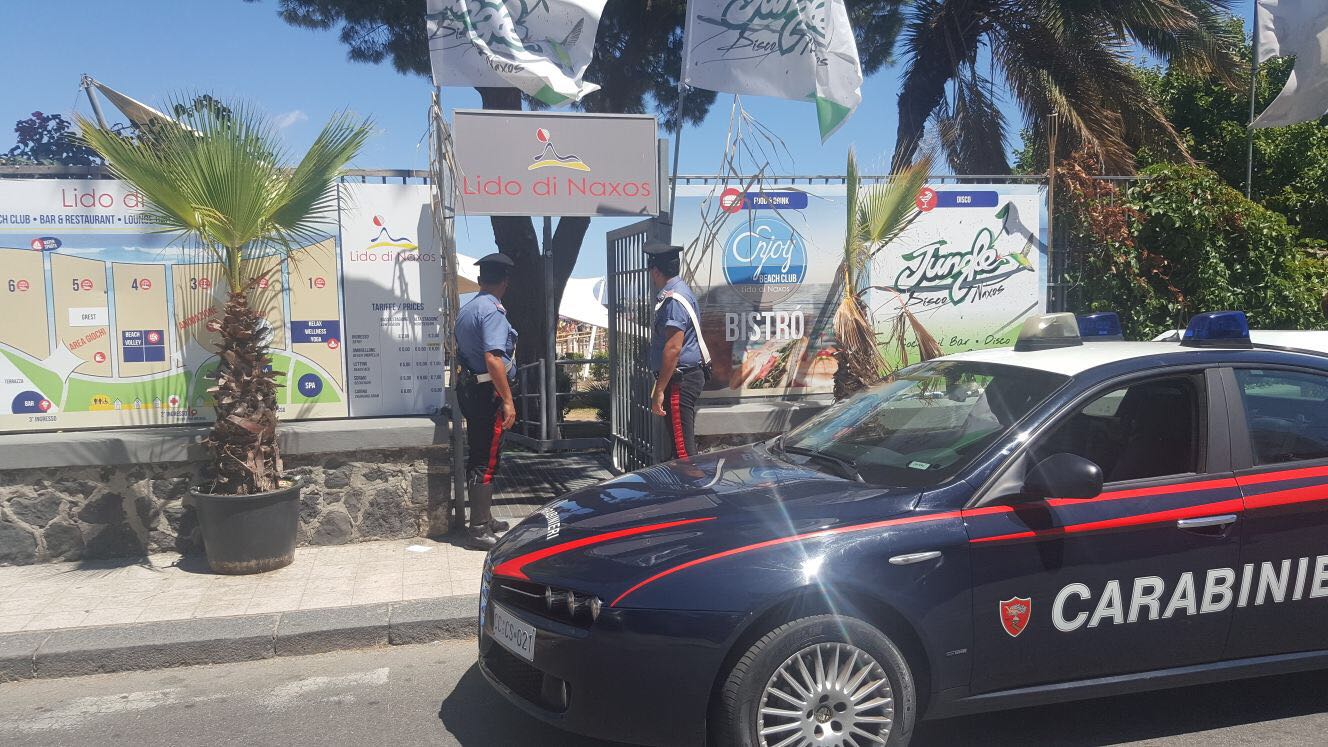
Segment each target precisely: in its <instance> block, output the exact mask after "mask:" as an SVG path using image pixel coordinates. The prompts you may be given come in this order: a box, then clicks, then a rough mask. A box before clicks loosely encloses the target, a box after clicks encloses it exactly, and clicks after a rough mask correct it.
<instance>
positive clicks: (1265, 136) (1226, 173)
mask: <svg viewBox="0 0 1328 747" xmlns="http://www.w3.org/2000/svg"><path fill="white" fill-rule="evenodd" d="M1231 25H1232V28H1233V29H1234V30H1236V31H1239V32H1240V33H1244V31H1243V29H1242V28H1241V23H1240V21H1238V20H1233V21H1231ZM1238 53H1239V55H1240V59H1241V62H1242V67H1243V69H1245V70H1248V69H1249V66H1250V53H1251V47H1250V45H1249V44H1243V45H1241V46H1240V47H1239V49H1238ZM1294 64H1295V60H1294V59H1290V58H1287V59H1276V60H1270V61H1268V62H1265V63H1263V64H1262V65H1260V66H1259V76H1258V79H1257V82H1256V98H1255V103H1256V107H1257V110H1258V111H1263V109H1264V108H1265V107H1267V106H1268V104H1269V103H1271V102H1272V100H1273V99H1274V98H1276V97H1277V94H1278V93H1279V92H1280V91H1281V90H1282V87H1283V86H1284V85H1285V84H1286V80H1287V78H1288V77H1289V76H1290V75H1291V68H1292V67H1293V66H1294ZM1141 76H1142V79H1143V81H1144V84H1145V86H1146V88H1147V89H1148V90H1149V91H1150V93H1151V95H1152V96H1153V97H1154V98H1155V99H1157V101H1158V103H1159V104H1160V105H1161V106H1162V108H1163V109H1164V110H1165V111H1166V114H1167V116H1168V118H1170V120H1171V122H1172V124H1173V125H1174V126H1175V127H1176V130H1177V131H1178V132H1180V133H1181V136H1182V137H1183V138H1184V140H1185V144H1186V147H1187V148H1188V149H1189V151H1190V154H1191V155H1193V156H1194V158H1195V159H1196V160H1198V161H1200V162H1201V163H1204V164H1206V165H1207V166H1208V167H1209V168H1211V169H1212V170H1213V171H1215V172H1217V174H1218V175H1219V176H1221V177H1222V179H1223V180H1225V181H1226V183H1227V184H1230V185H1231V186H1232V187H1235V188H1236V189H1239V190H1242V191H1243V190H1244V189H1245V169H1246V160H1247V156H1246V154H1247V150H1246V148H1247V140H1246V134H1247V130H1246V123H1247V122H1249V117H1250V111H1249V107H1250V99H1249V91H1250V86H1249V75H1248V73H1246V74H1245V76H1244V78H1243V80H1242V81H1240V85H1237V86H1228V85H1224V84H1223V83H1221V82H1220V81H1216V80H1213V79H1211V78H1208V77H1205V76H1200V75H1194V74H1192V73H1189V72H1186V71H1183V70H1178V69H1176V68H1174V67H1172V68H1168V69H1166V70H1161V69H1157V68H1154V69H1149V70H1144V71H1141ZM1326 124H1328V120H1320V121H1319V122H1306V123H1304V124H1299V125H1293V126H1291V127H1275V128H1270V129H1260V130H1256V131H1255V134H1254V184H1253V192H1252V196H1253V198H1254V199H1255V201H1257V202H1260V203H1262V204H1263V205H1264V206H1266V207H1268V208H1270V209H1272V210H1275V211H1277V212H1279V213H1282V214H1283V215H1285V216H1286V218H1287V221H1288V222H1289V223H1290V224H1291V225H1292V226H1295V227H1297V228H1299V229H1300V231H1301V233H1302V234H1303V235H1304V236H1306V237H1312V238H1316V239H1320V240H1328V126H1325V125H1326ZM1140 160H1141V162H1143V163H1146V164H1147V163H1157V162H1161V161H1166V160H1168V158H1167V156H1166V154H1161V153H1158V152H1156V151H1150V150H1145V151H1143V152H1141V154H1140Z"/></svg>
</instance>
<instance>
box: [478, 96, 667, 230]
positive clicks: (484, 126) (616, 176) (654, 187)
mask: <svg viewBox="0 0 1328 747" xmlns="http://www.w3.org/2000/svg"><path fill="white" fill-rule="evenodd" d="M453 133H454V137H455V141H456V160H457V166H458V170H459V171H460V173H459V174H457V177H456V178H457V182H458V185H459V189H458V192H459V196H460V199H459V204H458V205H457V212H458V213H461V214H463V215H552V216H574V215H579V216H597V215H604V216H610V215H618V216H627V215H643V216H644V215H658V214H659V211H660V175H659V150H658V146H657V145H656V143H657V140H656V126H655V118H654V117H648V116H640V115H626V114H548V113H544V112H498V111H476V110H459V111H457V112H456V115H455V118H454V120H453Z"/></svg>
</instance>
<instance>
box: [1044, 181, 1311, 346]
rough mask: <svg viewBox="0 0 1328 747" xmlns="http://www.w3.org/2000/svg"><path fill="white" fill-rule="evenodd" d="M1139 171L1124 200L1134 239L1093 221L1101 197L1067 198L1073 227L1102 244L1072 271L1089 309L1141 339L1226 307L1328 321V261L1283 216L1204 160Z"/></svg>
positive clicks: (1262, 319)
mask: <svg viewBox="0 0 1328 747" xmlns="http://www.w3.org/2000/svg"><path fill="white" fill-rule="evenodd" d="M1142 176H1143V177H1144V178H1143V179H1141V180H1140V181H1139V182H1138V183H1137V184H1136V185H1135V186H1133V187H1132V188H1130V189H1129V190H1128V192H1127V193H1126V195H1125V201H1124V202H1125V204H1124V205H1122V206H1120V209H1121V210H1122V211H1123V213H1122V214H1123V215H1125V216H1127V217H1128V220H1129V222H1130V223H1131V224H1132V225H1130V226H1129V231H1128V234H1129V236H1128V237H1126V236H1121V235H1115V236H1102V235H1101V234H1102V233H1103V232H1102V231H1100V230H1093V229H1091V228H1088V227H1089V226H1092V225H1093V220H1092V219H1091V218H1090V217H1089V213H1090V212H1091V211H1092V210H1094V209H1102V207H1103V206H1102V200H1103V199H1104V198H1102V197H1100V196H1099V197H1097V198H1092V197H1090V198H1089V199H1086V200H1074V199H1071V200H1070V202H1071V206H1070V209H1072V210H1076V211H1078V213H1079V215H1078V216H1076V217H1077V218H1078V220H1076V221H1075V224H1076V225H1077V226H1082V227H1083V228H1079V229H1077V230H1078V231H1081V232H1083V233H1084V234H1089V233H1092V234H1095V235H1092V236H1089V235H1083V236H1081V237H1080V238H1084V239H1087V240H1089V241H1092V242H1094V243H1095V244H1096V246H1094V248H1093V249H1092V250H1090V251H1088V252H1087V256H1086V257H1085V266H1084V268H1083V269H1082V271H1081V272H1080V273H1077V276H1076V277H1074V278H1072V280H1073V281H1074V282H1076V283H1077V284H1079V285H1080V288H1081V290H1082V292H1083V298H1084V301H1083V304H1082V305H1083V307H1085V308H1086V309H1096V310H1101V309H1112V310H1116V311H1119V312H1121V313H1122V315H1123V321H1124V322H1125V324H1126V328H1127V336H1129V337H1131V338H1135V339H1138V338H1148V337H1151V336H1153V335H1155V334H1157V333H1159V332H1161V331H1163V330H1167V329H1174V328H1177V327H1180V326H1183V325H1184V323H1185V322H1186V321H1187V320H1188V318H1189V317H1190V316H1192V315H1194V314H1196V313H1199V312H1202V311H1216V310H1221V309H1240V310H1243V311H1245V312H1246V313H1247V314H1248V315H1249V317H1250V323H1251V324H1252V325H1253V326H1255V327H1262V328H1265V329H1310V328H1319V327H1322V326H1324V319H1323V316H1322V313H1321V310H1320V297H1321V296H1322V294H1323V289H1324V281H1325V280H1328V267H1325V264H1324V262H1323V261H1322V260H1320V259H1318V258H1316V257H1314V256H1312V255H1310V254H1308V253H1306V252H1305V251H1304V249H1305V247H1304V246H1303V244H1302V242H1301V241H1300V239H1299V237H1298V235H1297V232H1296V230H1295V229H1294V228H1292V227H1291V226H1290V225H1288V224H1287V221H1286V219H1285V218H1283V216H1281V215H1279V214H1278V213H1275V212H1273V211H1271V210H1268V209H1267V208H1265V207H1263V206H1261V205H1258V204H1256V203H1253V202H1250V201H1249V200H1246V199H1245V196H1244V195H1243V194H1241V193H1240V192H1238V191H1236V190H1235V189H1233V188H1232V187H1231V185H1229V184H1227V183H1226V182H1225V181H1224V180H1223V179H1222V178H1221V177H1220V176H1219V175H1218V174H1216V173H1215V172H1213V171H1212V170H1210V169H1207V168H1204V167H1202V166H1181V165H1174V164H1159V165H1156V166H1152V167H1150V168H1148V169H1147V170H1145V172H1144V173H1143V174H1142ZM1067 191H1068V190H1067ZM1131 241H1132V242H1133V245H1132V246H1131V245H1130V242H1131Z"/></svg>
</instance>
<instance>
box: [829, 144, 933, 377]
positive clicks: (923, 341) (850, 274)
mask: <svg viewBox="0 0 1328 747" xmlns="http://www.w3.org/2000/svg"><path fill="white" fill-rule="evenodd" d="M931 166H932V159H931V157H930V156H924V157H922V158H920V159H918V161H917V162H916V163H914V164H911V165H909V166H906V167H904V168H903V169H900V170H899V172H898V173H896V174H894V175H893V178H892V179H890V181H888V182H886V183H884V184H871V185H863V184H862V179H861V176H860V175H859V173H858V159H857V157H856V156H855V155H854V153H853V151H852V150H850V151H849V153H848V172H847V173H848V178H847V179H846V180H845V184H846V196H847V199H846V202H847V208H848V216H847V218H848V227H847V229H846V231H845V235H844V259H843V261H842V262H841V263H840V267H839V269H840V277H839V278H838V281H837V284H838V285H839V286H840V290H841V293H842V295H841V296H840V299H839V306H838V307H837V308H836V309H835V316H834V329H835V337H836V338H837V339H838V342H839V349H838V352H837V353H836V356H835V357H836V358H837V359H838V364H839V365H838V366H837V367H836V369H835V379H834V381H835V399H836V400H840V399H844V398H845V397H847V396H849V395H851V394H853V393H854V392H856V391H858V390H860V389H863V388H865V387H868V386H871V385H872V384H875V383H876V382H877V381H880V379H881V376H882V375H883V374H885V373H886V370H885V369H886V361H885V357H884V356H883V355H881V350H880V347H879V345H878V344H877V341H876V325H875V323H874V321H873V320H872V317H871V311H870V310H869V309H868V308H867V304H866V302H865V301H864V300H863V295H864V294H866V293H867V291H869V290H871V287H870V286H869V285H868V283H867V281H866V278H867V271H868V268H869V267H870V266H871V261H872V258H873V257H875V256H876V254H877V253H878V252H880V251H881V250H882V249H884V248H885V247H886V246H888V245H889V244H890V242H892V241H894V240H895V239H897V238H899V236H900V235H901V234H902V233H903V232H904V231H905V230H907V229H908V227H909V226H911V225H913V221H915V220H917V217H918V215H919V210H918V209H917V206H916V205H915V203H914V199H915V198H916V197H917V194H918V192H919V190H921V189H922V187H923V186H924V185H926V183H927V176H928V175H929V174H930V173H931ZM906 324H907V325H908V326H910V327H912V329H913V331H914V333H915V335H916V336H917V337H918V341H919V347H920V354H921V357H922V360H928V359H929V358H934V357H936V356H937V355H939V354H940V346H939V345H937V344H936V341H935V340H933V339H932V338H931V335H929V334H927V331H926V330H925V329H923V327H922V325H921V323H919V322H918V320H917V317H915V316H913V314H912V313H911V312H910V311H909V310H908V306H907V304H902V303H901V310H900V314H899V317H898V318H897V319H896V320H895V322H894V323H893V325H892V327H893V329H894V333H893V335H892V339H894V338H897V339H898V344H899V346H900V349H901V350H904V353H903V355H904V356H907V351H906V349H905V348H904V344H903V335H904V330H903V326H904V325H906Z"/></svg>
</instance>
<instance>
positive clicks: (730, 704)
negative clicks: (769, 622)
mask: <svg viewBox="0 0 1328 747" xmlns="http://www.w3.org/2000/svg"><path fill="white" fill-rule="evenodd" d="M716 706H717V708H716V714H715V715H716V722H717V723H715V725H714V726H715V729H714V732H713V734H712V737H713V744H717V745H739V746H740V747H869V746H872V745H888V746H889V747H897V746H899V745H905V744H907V743H908V740H909V737H910V736H911V734H912V732H913V724H914V722H915V720H916V716H917V714H916V709H917V696H916V693H915V692H914V688H913V678H912V675H911V674H910V673H909V669H908V664H907V662H906V661H905V660H904V657H903V655H902V654H901V653H900V652H899V649H898V647H896V646H895V645H894V643H892V642H891V641H890V639H889V638H887V637H886V636H885V635H883V634H882V633H881V632H880V631H879V630H877V629H876V628H874V627H872V626H871V625H869V624H867V623H866V622H863V621H862V620H859V619H857V618H852V617H841V616H837V615H817V616H815V617H805V618H802V619H800V620H794V621H792V622H789V623H785V624H784V625H781V626H779V627H777V628H775V629H774V630H772V631H770V632H769V633H767V634H765V635H764V636H762V637H761V639H760V640H758V641H756V643H754V644H752V646H751V648H749V649H748V650H747V652H746V653H745V654H744V655H743V656H742V658H741V659H739V660H738V663H737V664H735V665H734V667H733V669H732V670H731V671H730V672H729V675H728V678H727V680H726V681H725V683H724V687H723V689H722V690H721V692H720V694H719V702H718V703H717V704H716Z"/></svg>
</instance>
